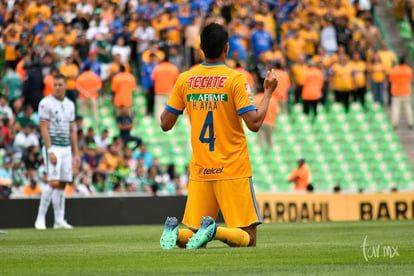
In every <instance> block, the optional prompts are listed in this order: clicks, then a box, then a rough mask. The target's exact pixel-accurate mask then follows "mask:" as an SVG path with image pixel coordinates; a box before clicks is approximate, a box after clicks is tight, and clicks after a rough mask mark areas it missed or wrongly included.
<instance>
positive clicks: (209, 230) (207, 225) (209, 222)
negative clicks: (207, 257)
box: [187, 217, 217, 249]
mask: <svg viewBox="0 0 414 276" xmlns="http://www.w3.org/2000/svg"><path fill="white" fill-rule="evenodd" d="M216 232H217V225H216V223H215V222H214V219H213V218H212V217H203V220H202V221H201V224H200V229H198V231H197V233H195V234H194V235H193V236H192V237H191V239H189V240H188V243H187V249H196V248H200V247H202V246H203V245H205V244H207V243H208V242H209V241H212V240H214V237H215V236H216Z"/></svg>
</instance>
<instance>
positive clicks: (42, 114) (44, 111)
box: [39, 101, 50, 121]
mask: <svg viewBox="0 0 414 276" xmlns="http://www.w3.org/2000/svg"><path fill="white" fill-rule="evenodd" d="M39 120H40V121H49V120H50V106H49V105H48V104H47V101H41V102H40V103H39Z"/></svg>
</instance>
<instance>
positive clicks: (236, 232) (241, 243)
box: [215, 227, 250, 247]
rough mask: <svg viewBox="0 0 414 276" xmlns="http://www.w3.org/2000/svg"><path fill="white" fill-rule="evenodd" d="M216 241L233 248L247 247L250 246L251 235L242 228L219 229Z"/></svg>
mask: <svg viewBox="0 0 414 276" xmlns="http://www.w3.org/2000/svg"><path fill="white" fill-rule="evenodd" d="M215 239H216V240H219V241H222V242H224V243H227V244H228V245H230V246H232V247H246V246H249V244H250V235H249V234H248V233H247V232H246V231H244V230H242V229H240V228H225V227H217V232H216V237H215Z"/></svg>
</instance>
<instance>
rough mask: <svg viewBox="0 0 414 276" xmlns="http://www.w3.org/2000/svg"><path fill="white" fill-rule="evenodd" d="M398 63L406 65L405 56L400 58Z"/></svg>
mask: <svg viewBox="0 0 414 276" xmlns="http://www.w3.org/2000/svg"><path fill="white" fill-rule="evenodd" d="M398 61H399V63H400V64H401V65H402V64H405V56H400V57H399V58H398Z"/></svg>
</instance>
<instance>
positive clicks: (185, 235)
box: [177, 229, 194, 247]
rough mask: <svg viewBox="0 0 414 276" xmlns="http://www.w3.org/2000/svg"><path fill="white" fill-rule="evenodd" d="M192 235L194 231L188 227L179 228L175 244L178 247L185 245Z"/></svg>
mask: <svg viewBox="0 0 414 276" xmlns="http://www.w3.org/2000/svg"><path fill="white" fill-rule="evenodd" d="M193 235H194V232H193V231H191V230H190V229H179V230H178V239H177V245H178V246H179V247H185V246H186V244H187V242H188V240H189V239H190V238H191V237H192V236H193Z"/></svg>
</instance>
